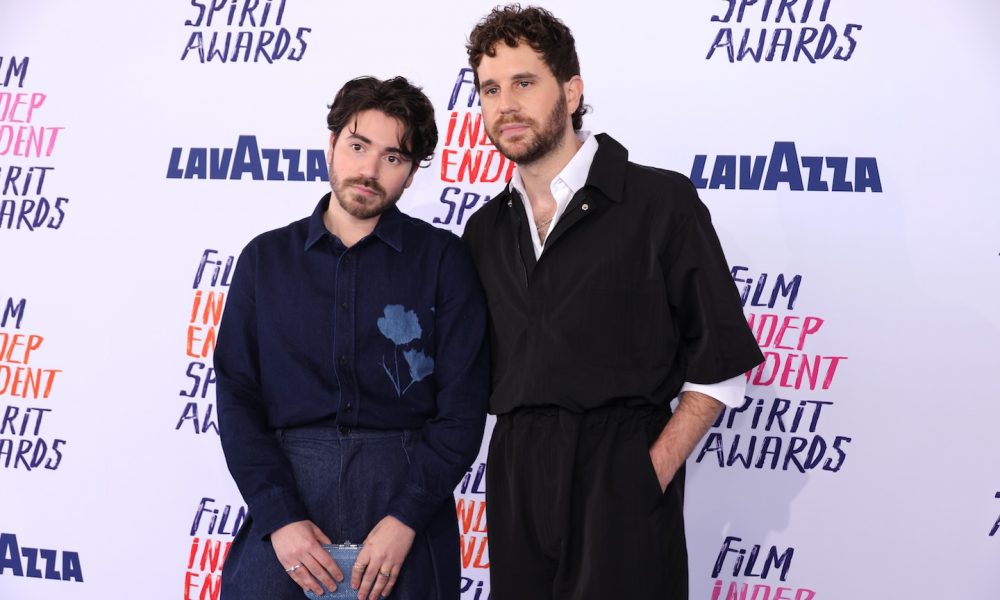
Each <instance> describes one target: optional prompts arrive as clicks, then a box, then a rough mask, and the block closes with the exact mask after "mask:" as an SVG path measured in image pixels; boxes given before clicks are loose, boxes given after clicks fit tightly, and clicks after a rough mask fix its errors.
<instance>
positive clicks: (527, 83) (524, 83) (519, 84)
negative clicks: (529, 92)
mask: <svg viewBox="0 0 1000 600" xmlns="http://www.w3.org/2000/svg"><path fill="white" fill-rule="evenodd" d="M531 83H532V82H530V81H528V80H527V79H522V80H521V81H518V82H517V87H519V88H521V89H522V90H523V89H524V88H526V87H530V86H531Z"/></svg>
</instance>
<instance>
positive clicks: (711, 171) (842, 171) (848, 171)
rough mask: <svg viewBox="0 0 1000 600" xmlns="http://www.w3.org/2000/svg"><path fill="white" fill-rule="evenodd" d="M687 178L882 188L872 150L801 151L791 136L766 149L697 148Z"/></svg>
mask: <svg viewBox="0 0 1000 600" xmlns="http://www.w3.org/2000/svg"><path fill="white" fill-rule="evenodd" d="M691 181H692V182H693V183H694V185H695V187H697V188H698V189H702V190H704V189H710V190H718V189H728V190H737V189H738V190H777V189H778V188H779V186H780V187H781V188H782V189H787V190H791V191H808V192H881V191H882V178H881V177H880V176H879V170H878V159H876V158H875V157H874V156H854V157H852V156H823V155H821V154H813V153H810V154H808V155H803V154H801V152H800V150H799V148H797V147H796V145H795V142H774V145H773V146H772V147H771V151H770V152H769V153H768V154H757V155H750V154H740V155H736V154H718V155H712V154H697V155H695V157H694V164H692V165H691Z"/></svg>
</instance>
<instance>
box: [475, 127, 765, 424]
mask: <svg viewBox="0 0 1000 600" xmlns="http://www.w3.org/2000/svg"><path fill="white" fill-rule="evenodd" d="M597 139H598V142H599V146H598V150H597V154H596V155H595V157H594V161H593V164H592V166H591V170H590V173H589V175H588V177H587V183H586V185H585V186H584V188H583V189H581V190H579V191H578V192H577V193H576V194H575V195H574V197H573V198H572V200H571V201H570V203H569V204H568V206H567V207H566V210H565V212H564V213H563V215H562V217H561V218H560V219H559V221H558V223H557V224H556V226H555V228H554V229H553V230H552V231H551V232H550V233H549V236H548V238H547V239H546V240H545V246H544V250H543V252H542V254H541V257H540V258H538V259H537V260H536V259H535V254H534V250H533V248H532V245H531V239H530V233H529V231H528V229H527V227H529V226H531V225H530V224H528V223H526V217H525V211H524V207H523V205H522V204H521V202H522V199H521V198H520V196H519V194H518V193H517V192H516V191H512V190H510V189H509V187H508V189H507V190H505V191H504V192H503V193H501V194H499V195H498V196H496V197H494V198H493V199H492V200H491V201H490V202H489V203H487V204H486V205H485V206H483V208H481V209H480V210H479V211H477V213H476V214H474V215H473V216H472V218H471V219H470V220H469V223H468V224H467V226H466V229H465V234H464V239H465V241H466V243H467V244H468V246H469V249H470V251H471V254H472V257H473V260H474V262H475V264H476V267H477V268H478V270H479V275H480V278H481V280H482V283H483V287H484V289H485V290H486V297H487V303H488V305H489V310H490V333H491V344H492V357H493V368H492V393H491V397H490V411H491V412H493V413H495V414H503V413H507V412H510V411H512V410H515V409H517V408H519V407H523V406H545V405H554V406H559V407H562V408H566V409H568V410H572V411H575V412H583V411H587V410H590V409H593V408H597V407H600V406H604V405H606V404H609V403H612V402H616V401H630V402H640V403H642V402H648V403H650V404H665V403H668V402H669V401H670V400H671V399H673V398H674V397H675V396H676V395H677V393H678V392H679V391H680V388H681V385H682V384H683V382H684V381H690V382H692V383H702V384H711V383H718V382H721V381H724V380H726V379H729V378H732V377H735V376H736V375H739V374H740V373H743V372H745V371H747V370H749V369H750V368H752V367H753V366H755V365H757V364H758V363H760V361H761V360H762V359H763V357H762V355H761V353H760V349H759V348H758V346H757V344H756V342H755V340H754V338H753V336H752V334H751V333H750V330H749V327H748V326H747V322H746V319H745V317H744V315H743V311H742V307H741V304H740V300H739V295H738V294H737V291H736V286H735V285H734V284H733V281H732V276H731V274H730V271H729V267H728V265H727V263H726V259H725V256H724V255H723V252H722V247H721V245H720V244H719V240H718V237H717V236H716V233H715V230H714V229H713V227H712V223H711V217H710V215H709V212H708V209H707V208H706V207H705V205H704V204H703V203H702V202H701V201H700V200H699V198H698V194H697V192H696V191H695V188H694V186H693V185H692V184H691V182H690V180H688V178H686V177H685V176H683V175H681V174H679V173H675V172H672V171H666V170H661V169H654V168H650V167H644V166H641V165H637V164H634V163H632V162H629V161H628V152H627V150H626V149H625V148H624V147H623V146H622V145H621V144H619V143H618V142H616V141H615V140H614V139H612V138H611V137H609V136H607V135H604V134H601V135H598V136H597Z"/></svg>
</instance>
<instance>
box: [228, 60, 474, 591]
mask: <svg viewBox="0 0 1000 600" xmlns="http://www.w3.org/2000/svg"><path fill="white" fill-rule="evenodd" d="M327 124H328V127H329V129H330V132H331V133H330V139H329V148H328V152H329V163H328V167H329V173H330V187H331V189H332V191H331V193H328V194H326V195H325V196H324V197H323V199H322V200H320V202H319V204H318V205H317V206H316V209H315V210H314V211H313V213H312V216H310V217H308V218H305V219H302V220H300V221H297V222H295V223H292V224H290V225H288V226H286V227H282V228H281V229H276V230H274V231H270V232H267V233H264V234H262V235H260V236H258V237H256V238H255V239H254V240H253V241H251V242H250V244H249V245H247V247H246V248H245V249H244V250H243V253H242V254H241V255H240V260H239V263H238V264H237V265H236V271H235V275H234V276H233V280H232V285H231V287H230V291H229V295H228V299H227V303H226V309H225V316H224V318H223V320H222V324H221V326H220V331H219V337H218V345H217V348H216V352H215V368H216V370H217V378H218V384H217V390H218V411H219V428H220V430H219V432H220V434H221V438H222V447H223V451H224V452H225V455H226V461H227V463H228V465H229V470H230V472H231V473H232V475H233V479H235V480H236V483H237V485H238V487H239V489H240V492H241V493H242V494H243V498H244V499H245V500H246V502H247V504H248V506H249V511H248V516H247V518H246V521H245V522H244V524H243V526H242V527H241V528H240V531H239V533H238V535H237V536H236V539H235V540H234V542H233V545H232V547H231V549H230V551H229V555H228V557H227V559H226V562H225V567H224V574H223V577H222V598H223V600H247V599H251V598H254V599H256V598H261V599H263V598H266V599H268V600H275V599H278V600H293V599H294V600H298V599H300V598H302V597H303V590H305V591H308V592H311V593H313V594H317V595H321V594H323V593H324V590H323V587H325V588H326V590H329V591H335V590H336V589H337V587H338V586H340V587H344V586H350V587H351V588H353V589H354V590H357V593H356V594H352V595H351V596H350V597H359V598H367V599H368V600H375V599H376V598H379V597H384V596H388V595H389V594H390V593H391V594H392V597H393V598H396V599H399V600H428V599H435V600H458V597H459V585H460V552H459V537H458V523H457V516H456V512H455V502H454V497H453V495H452V494H453V490H454V488H455V486H456V485H457V484H458V481H459V479H460V478H461V476H462V475H463V474H464V473H465V471H466V469H467V468H468V466H469V465H470V464H471V463H472V461H473V460H475V458H476V455H477V454H478V451H479V445H480V442H481V441H482V435H483V427H484V424H485V418H486V400H487V393H488V385H489V381H488V380H489V365H488V348H487V345H486V327H487V326H486V307H485V305H484V301H483V296H482V289H481V287H480V285H479V282H478V280H477V278H476V273H475V270H474V267H473V265H472V262H471V261H470V259H469V256H468V252H467V251H466V249H465V248H464V247H463V245H462V242H461V240H459V239H458V237H456V236H455V235H453V234H451V233H450V232H447V231H444V230H441V229H437V228H435V227H432V226H431V225H429V224H427V223H425V222H423V221H420V220H418V219H414V218H411V217H409V216H407V215H404V214H403V213H402V212H400V211H399V209H398V208H396V206H395V205H396V201H397V200H399V198H400V196H401V195H402V193H403V190H404V189H405V188H406V187H408V186H409V185H410V182H411V181H412V180H413V176H414V175H415V173H416V171H417V167H418V166H419V164H420V163H421V161H425V160H428V159H429V158H430V157H431V155H432V154H433V152H434V147H435V145H436V144H437V126H436V125H435V122H434V109H433V107H432V106H431V103H430V101H429V100H428V99H427V97H426V96H425V95H424V93H423V92H422V91H420V89H419V88H417V87H415V86H413V85H412V84H410V83H409V82H408V81H407V80H406V79H403V78H402V77H396V78H393V79H389V80H386V81H380V80H378V79H375V78H372V77H362V78H358V79H354V80H352V81H349V82H348V83H347V84H346V85H344V87H343V88H342V89H341V90H340V92H338V94H337V96H336V98H335V99H334V101H333V104H332V106H331V107H330V112H329V115H328V117H327ZM331 541H333V542H338V543H339V542H345V541H353V542H355V543H357V542H362V541H363V542H364V547H363V549H362V550H361V551H360V553H359V554H358V556H357V560H356V562H355V563H354V566H353V568H352V569H351V571H350V572H343V571H342V570H341V568H340V566H339V565H338V564H337V563H336V561H334V560H333V559H332V558H331V557H330V555H329V554H328V553H327V552H326V551H325V550H324V549H323V548H322V546H321V544H329V543H331ZM344 591H345V590H341V594H342V593H343V592H344ZM338 597H348V596H346V595H345V596H341V595H338Z"/></svg>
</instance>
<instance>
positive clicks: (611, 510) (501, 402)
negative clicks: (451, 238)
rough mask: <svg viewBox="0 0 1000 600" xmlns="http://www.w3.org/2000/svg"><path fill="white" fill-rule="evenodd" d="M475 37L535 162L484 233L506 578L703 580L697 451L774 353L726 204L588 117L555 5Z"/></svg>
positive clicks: (519, 584)
mask: <svg viewBox="0 0 1000 600" xmlns="http://www.w3.org/2000/svg"><path fill="white" fill-rule="evenodd" d="M467 49H468V53H469V62H470V64H471V66H472V68H473V70H474V71H475V77H476V85H477V89H478V90H479V94H480V102H481V104H482V113H483V120H484V122H485V123H486V131H487V133H488V134H489V137H490V139H491V140H492V141H493V144H494V145H495V146H496V147H497V149H498V150H499V151H500V152H501V153H503V155H504V156H506V157H507V158H509V159H511V160H513V161H514V162H515V163H516V164H517V169H516V170H515V171H514V174H513V177H512V179H511V181H510V183H509V184H508V186H507V187H506V188H505V189H504V190H503V192H502V193H500V194H498V195H496V196H495V197H494V198H493V199H492V200H491V201H490V202H489V203H487V204H486V205H485V206H484V207H482V208H481V209H480V210H479V211H478V212H477V213H476V214H475V215H473V217H472V218H471V219H470V220H469V222H468V225H467V226H466V229H465V234H464V237H465V240H466V242H467V244H468V246H469V248H470V250H471V252H472V256H473V260H474V261H475V263H476V266H477V268H478V270H479V274H480V278H481V279H482V283H483V287H484V289H485V291H486V296H487V301H488V304H489V307H490V334H491V336H490V337H491V344H492V359H493V367H492V380H493V388H492V394H491V396H490V411H491V412H493V413H495V414H496V415H497V422H496V427H495V429H494V431H493V438H492V440H491V442H490V451H489V459H488V466H487V490H486V492H487V517H488V521H489V529H490V580H491V597H492V598H493V600H550V599H551V600H583V599H591V598H593V599H596V598H612V597H614V598H629V599H630V600H636V599H648V600H654V599H655V600H681V599H686V598H687V597H688V586H687V583H688V574H687V550H686V547H685V538H684V522H683V490H684V462H685V460H686V458H687V456H688V455H689V454H690V452H691V450H692V449H693V448H694V446H695V445H696V444H697V442H698V441H699V440H700V439H701V438H702V436H703V435H704V434H705V432H706V431H707V430H708V428H709V427H710V426H711V424H712V422H713V421H714V420H715V418H716V416H717V415H718V414H719V411H720V410H721V409H722V406H723V404H726V405H729V406H738V405H740V404H742V402H743V392H744V389H745V378H744V375H743V374H744V373H745V372H746V371H747V370H748V369H750V368H751V367H753V366H755V365H756V364H758V363H759V362H760V361H761V360H762V358H763V357H762V355H761V353H760V350H759V348H758V347H757V345H756V343H755V341H754V338H753V336H752V334H751V333H750V330H749V328H748V326H747V323H746V320H745V319H744V316H743V312H742V308H741V305H740V300H739V297H738V295H737V291H736V286H735V285H733V281H732V278H731V275H730V273H729V267H728V266H727V263H726V259H725V256H724V255H723V252H722V248H721V246H720V244H719V241H718V238H717V236H716V234H715V231H714V229H713V228H712V224H711V220H710V217H709V214H708V210H707V208H706V207H705V206H704V204H702V203H701V201H700V200H699V199H698V195H697V192H696V191H695V188H694V186H693V185H692V184H691V182H690V181H689V180H688V179H687V178H686V177H684V176H683V175H681V174H679V173H674V172H672V171H665V170H661V169H654V168H650V167H644V166H640V165H637V164H634V163H632V162H630V161H629V160H628V152H627V150H626V149H625V148H624V147H623V146H622V145H621V144H619V143H618V142H617V141H615V140H614V139H613V138H611V137H610V136H608V135H606V134H598V135H591V134H590V133H589V132H587V131H583V130H582V127H583V115H584V113H585V112H586V109H585V106H584V103H583V79H582V78H581V76H580V63H579V60H578V58H577V54H576V49H575V44H574V40H573V35H572V33H571V32H570V30H569V28H567V27H566V25H564V24H563V23H562V22H561V21H560V20H558V19H556V18H555V17H554V16H553V15H552V14H551V13H549V12H548V11H546V10H544V9H541V8H535V7H529V8H523V9H522V8H521V7H520V6H517V5H512V6H507V7H503V8H497V9H495V10H494V11H493V12H492V13H490V14H489V15H488V16H487V17H486V18H484V19H483V20H482V21H481V22H480V23H479V24H478V25H477V26H476V27H475V29H474V30H473V31H472V34H471V35H470V39H469V44H468V47H467ZM678 394H680V400H679V404H678V407H677V409H676V411H674V412H673V413H671V409H670V403H671V400H672V399H673V398H675V397H677V396H678Z"/></svg>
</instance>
